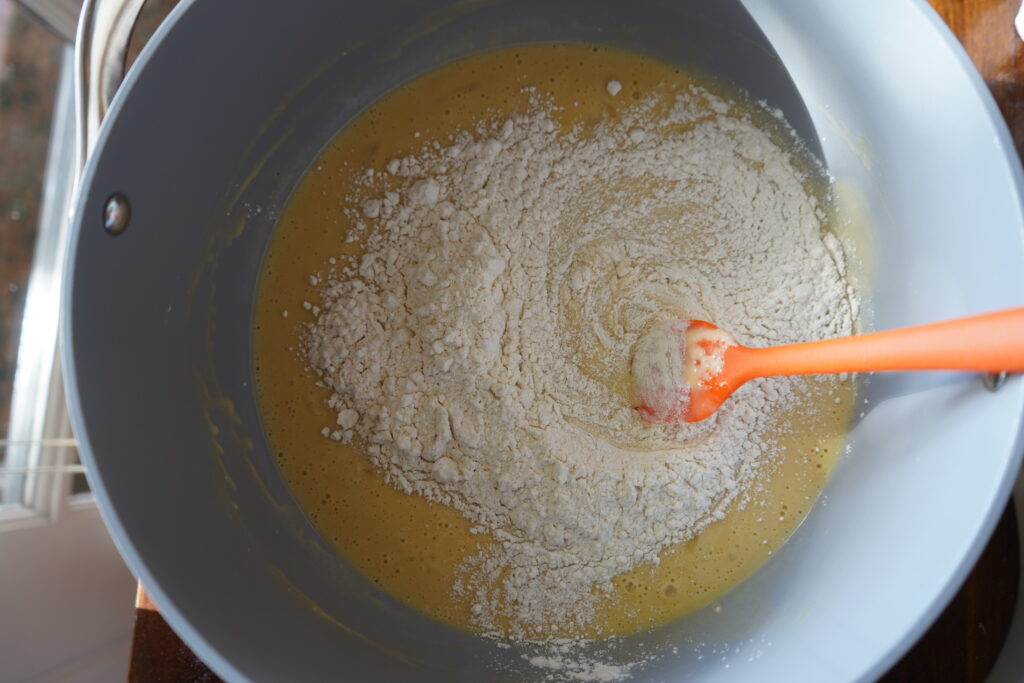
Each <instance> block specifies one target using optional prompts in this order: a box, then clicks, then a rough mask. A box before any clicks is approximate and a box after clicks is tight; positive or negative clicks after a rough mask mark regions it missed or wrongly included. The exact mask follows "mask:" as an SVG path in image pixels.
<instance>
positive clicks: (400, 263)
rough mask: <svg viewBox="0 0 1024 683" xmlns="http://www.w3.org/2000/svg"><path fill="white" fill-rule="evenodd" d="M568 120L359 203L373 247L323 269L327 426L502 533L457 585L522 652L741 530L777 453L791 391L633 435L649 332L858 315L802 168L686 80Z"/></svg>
mask: <svg viewBox="0 0 1024 683" xmlns="http://www.w3.org/2000/svg"><path fill="white" fill-rule="evenodd" d="M611 85H612V84H611V83H609V92H611ZM553 114H554V112H553V111H552V108H551V106H550V105H549V104H547V103H546V102H545V101H544V100H543V99H542V98H540V97H539V96H538V97H537V98H535V102H534V105H533V107H532V108H531V109H530V111H529V112H528V113H526V114H523V115H517V116H513V117H511V118H507V119H498V120H495V121H493V122H484V123H481V124H480V126H479V127H478V128H477V129H475V130H472V131H466V132H464V133H462V134H460V135H458V136H457V137H456V138H454V139H453V140H452V141H450V142H448V143H445V144H439V143H427V144H425V145H424V146H423V148H422V149H421V151H420V152H418V153H417V154H416V155H413V156H408V157H405V158H402V159H395V160H392V161H390V162H389V163H388V164H387V165H386V168H385V169H383V170H378V171H377V172H375V173H374V172H368V173H366V174H365V175H363V176H361V178H362V179H361V180H360V184H359V185H358V186H357V187H351V186H350V187H346V188H341V189H340V190H339V193H347V194H346V199H347V200H348V201H349V203H350V204H351V205H352V206H354V207H357V208H356V209H354V210H352V211H351V212H350V218H351V220H352V224H353V225H354V226H356V229H355V230H354V231H353V232H352V233H351V234H350V235H349V236H348V239H349V240H353V239H355V240H358V241H359V242H360V244H361V246H362V248H363V252H362V254H361V255H360V256H358V257H346V258H339V259H338V260H337V265H336V267H334V268H332V269H331V270H330V271H329V272H327V273H325V274H318V275H317V277H319V278H320V280H319V282H320V284H321V286H322V289H321V300H320V301H319V302H318V307H312V309H311V310H312V311H313V313H314V320H315V322H313V323H311V324H309V327H308V330H307V333H306V336H305V339H304V350H305V356H306V359H307V360H308V362H309V364H310V365H311V366H312V367H313V368H314V369H315V370H316V371H317V372H318V373H320V377H321V382H322V383H323V385H325V386H326V387H327V388H328V389H329V391H330V392H331V396H330V398H329V400H328V404H329V406H330V408H331V409H332V410H333V411H335V412H336V413H337V420H336V424H332V425H330V426H329V427H328V428H325V434H329V435H330V437H331V438H334V439H336V440H340V441H343V442H346V443H348V442H353V441H354V442H357V443H358V444H359V445H360V446H361V447H363V448H365V449H366V451H367V452H368V454H369V457H370V458H371V459H372V461H373V462H374V463H375V465H376V466H377V467H379V468H380V469H381V470H382V471H383V472H384V474H385V475H386V477H387V479H388V480H389V481H390V482H391V483H392V484H393V485H395V486H397V487H400V488H401V489H403V490H405V491H407V492H409V493H414V494H418V495H422V496H424V497H426V498H428V499H429V500H431V501H437V502H440V503H444V504H446V505H450V506H453V507H455V508H456V509H458V510H459V511H460V512H461V513H462V514H464V515H465V516H466V517H467V518H469V519H470V520H471V521H472V522H473V523H474V524H475V525H476V526H475V530H476V531H477V532H480V533H486V534H489V535H490V537H491V538H493V539H494V541H495V542H494V543H491V544H484V545H483V546H482V549H481V551H480V552H479V553H478V554H477V555H475V556H473V557H470V558H467V560H466V565H465V571H464V572H463V576H464V578H463V580H461V581H460V582H459V585H458V586H456V587H455V590H456V591H458V593H459V595H461V596H463V597H468V599H470V600H471V601H472V605H473V608H472V613H473V618H474V621H475V623H476V625H477V626H478V627H479V628H480V629H481V630H482V631H484V632H488V633H495V634H500V635H505V636H511V637H516V638H527V637H539V636H542V635H543V634H544V633H546V632H549V631H550V630H551V629H560V630H561V631H562V632H566V631H570V632H571V631H573V630H579V629H584V628H586V626H587V625H589V624H591V623H592V622H593V620H594V618H595V613H596V612H595V610H596V608H597V606H598V603H599V600H600V598H601V595H602V593H606V592H607V591H609V590H610V588H611V584H610V580H611V579H612V578H613V577H614V576H616V575H617V574H620V573H621V572H624V571H626V570H629V569H631V568H633V567H636V566H638V565H641V564H646V563H656V562H657V561H658V555H659V553H660V552H661V551H662V550H664V549H665V548H666V547H668V546H669V545H672V544H676V543H679V542H681V541H685V540H687V539H689V538H692V537H693V536H694V535H695V534H696V533H698V532H700V531H701V530H702V529H703V528H705V527H706V526H707V525H708V524H710V523H712V522H714V521H716V520H719V519H721V518H722V517H723V515H724V512H725V510H726V508H727V507H728V506H729V504H730V503H732V502H733V501H734V500H735V499H736V497H737V495H739V494H740V493H741V492H742V491H743V490H744V489H745V487H747V486H748V485H749V484H750V482H751V480H752V477H753V475H754V474H755V473H756V471H757V468H758V466H759V464H760V463H761V462H762V461H764V460H765V459H767V458H770V457H772V456H773V455H774V450H773V443H772V439H771V438H770V434H771V430H772V428H773V425H774V424H775V422H776V420H777V418H779V417H780V416H781V415H782V414H783V413H784V412H785V409H786V407H787V403H789V402H792V401H793V400H795V398H796V390H795V388H794V387H795V384H794V382H793V381H792V380H789V379H786V378H772V379H765V380H756V381H754V382H751V383H748V384H747V385H746V386H744V387H743V388H742V389H740V390H739V391H738V392H737V393H736V395H735V396H734V397H733V398H732V399H730V401H728V402H727V403H726V404H725V405H724V406H723V407H722V408H721V409H720V410H719V411H718V412H717V413H716V414H715V415H714V416H713V417H712V418H710V419H708V420H706V421H704V422H700V423H694V424H668V425H648V424H645V423H643V422H642V421H641V420H639V419H638V418H637V415H636V413H635V412H634V411H633V409H632V407H631V403H630V396H629V393H630V389H629V384H630V380H629V377H630V359H631V357H632V354H633V349H634V347H635V345H636V343H637V341H638V339H639V337H640V335H641V333H642V332H643V331H644V330H645V329H646V327H647V326H648V325H649V324H650V323H651V322H652V321H654V320H656V319H658V318H659V317H665V316H679V317H683V318H687V319H690V318H692V319H701V320H708V321H713V322H714V323H715V324H717V325H719V326H721V327H722V328H723V329H726V330H729V331H730V332H731V333H732V334H733V335H734V336H735V337H736V339H737V341H738V342H739V343H741V344H745V345H750V346H761V345H768V344H783V343H792V342H797V341H804V340H808V339H814V338H821V337H828V336H836V335H842V334H849V333H850V332H851V331H852V320H853V317H854V313H855V312H854V309H853V307H852V304H851V296H850V294H849V292H848V291H847V286H846V284H845V280H844V277H845V264H844V261H843V255H842V249H841V246H840V245H839V242H838V240H836V239H835V238H834V237H833V236H832V235H831V234H829V233H827V232H824V231H823V229H822V225H821V221H822V212H821V210H820V209H819V207H817V205H816V202H815V200H814V199H813V197H811V196H809V195H808V193H807V192H806V190H805V187H804V185H803V184H802V174H801V172H800V171H799V170H798V168H797V167H796V166H795V165H794V163H793V161H792V159H791V158H790V155H789V154H788V153H787V152H785V151H784V150H783V149H782V148H780V147H779V146H778V145H777V144H776V143H775V142H773V140H772V138H771V137H770V136H769V135H768V134H766V133H765V132H763V131H762V130H760V129H759V128H758V127H757V126H755V125H754V124H753V123H751V122H750V121H749V120H748V119H747V118H745V117H744V116H743V115H742V114H736V113H734V112H733V109H732V107H731V105H730V104H729V103H728V102H727V101H725V100H722V99H720V98H718V97H717V96H714V95H712V94H710V93H709V92H707V91H705V90H702V89H699V88H692V89H690V90H689V91H686V92H684V93H682V94H679V95H678V96H675V97H674V98H673V99H672V100H671V101H669V102H667V103H666V102H661V101H659V100H658V99H657V98H653V97H652V98H651V99H649V100H644V101H641V102H639V103H637V104H635V105H633V106H632V107H631V108H630V109H628V110H626V113H625V114H624V115H622V117H621V118H620V119H618V120H616V121H614V122H609V123H605V124H602V125H600V126H598V127H597V129H596V130H593V131H589V132H584V131H581V130H570V131H565V130H560V129H559V126H558V125H557V124H556V122H555V119H554V116H553ZM324 256H325V258H326V257H327V256H328V255H327V254H325V255H324ZM304 306H305V304H304ZM306 308H307V309H309V308H310V306H306ZM547 663H548V664H551V662H547ZM583 673H586V672H582V673H581V676H582V675H583ZM605 673H607V674H608V676H611V673H608V672H604V673H602V672H597V673H596V674H595V675H598V676H603V675H604V674H605Z"/></svg>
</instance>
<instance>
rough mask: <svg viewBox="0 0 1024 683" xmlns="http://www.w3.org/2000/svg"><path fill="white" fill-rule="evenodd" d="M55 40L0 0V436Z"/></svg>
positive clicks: (56, 61)
mask: <svg viewBox="0 0 1024 683" xmlns="http://www.w3.org/2000/svg"><path fill="white" fill-rule="evenodd" d="M61 45H62V43H61V41H60V39H58V38H57V37H56V36H55V35H54V34H53V33H52V32H51V31H50V30H49V29H48V28H46V27H45V26H43V25H42V24H40V23H39V22H38V21H37V20H36V19H35V18H34V17H32V16H31V15H29V14H28V13H27V12H26V11H25V10H23V9H21V8H20V7H19V6H18V5H16V4H14V3H13V2H12V0H0V438H3V437H4V436H6V434H7V432H8V420H9V416H10V398H11V390H12V386H13V382H14V369H15V366H16V363H17V353H18V340H19V333H20V330H21V317H22V313H23V311H24V302H25V290H26V283H27V281H28V274H29V268H30V266H31V264H32V251H33V248H34V245H35V236H36V225H37V223H38V220H39V201H40V193H41V187H42V179H43V171H44V169H45V165H46V153H47V143H48V139H49V134H50V119H51V116H52V112H53V102H54V95H55V92H56V87H57V77H58V74H59V69H60V48H61ZM2 452H3V449H2V448H0V461H2V459H3V455H2Z"/></svg>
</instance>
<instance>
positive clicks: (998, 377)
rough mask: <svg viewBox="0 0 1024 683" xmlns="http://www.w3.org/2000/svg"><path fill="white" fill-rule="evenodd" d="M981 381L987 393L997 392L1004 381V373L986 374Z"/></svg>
mask: <svg viewBox="0 0 1024 683" xmlns="http://www.w3.org/2000/svg"><path fill="white" fill-rule="evenodd" d="M981 381H982V383H983V384H984V385H985V388H986V389H988V390H989V391H998V390H999V387H1001V386H1003V383H1004V382H1005V381H1006V371H1005V370H1004V371H1003V372H991V373H988V374H987V375H983V376H982V378H981Z"/></svg>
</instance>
